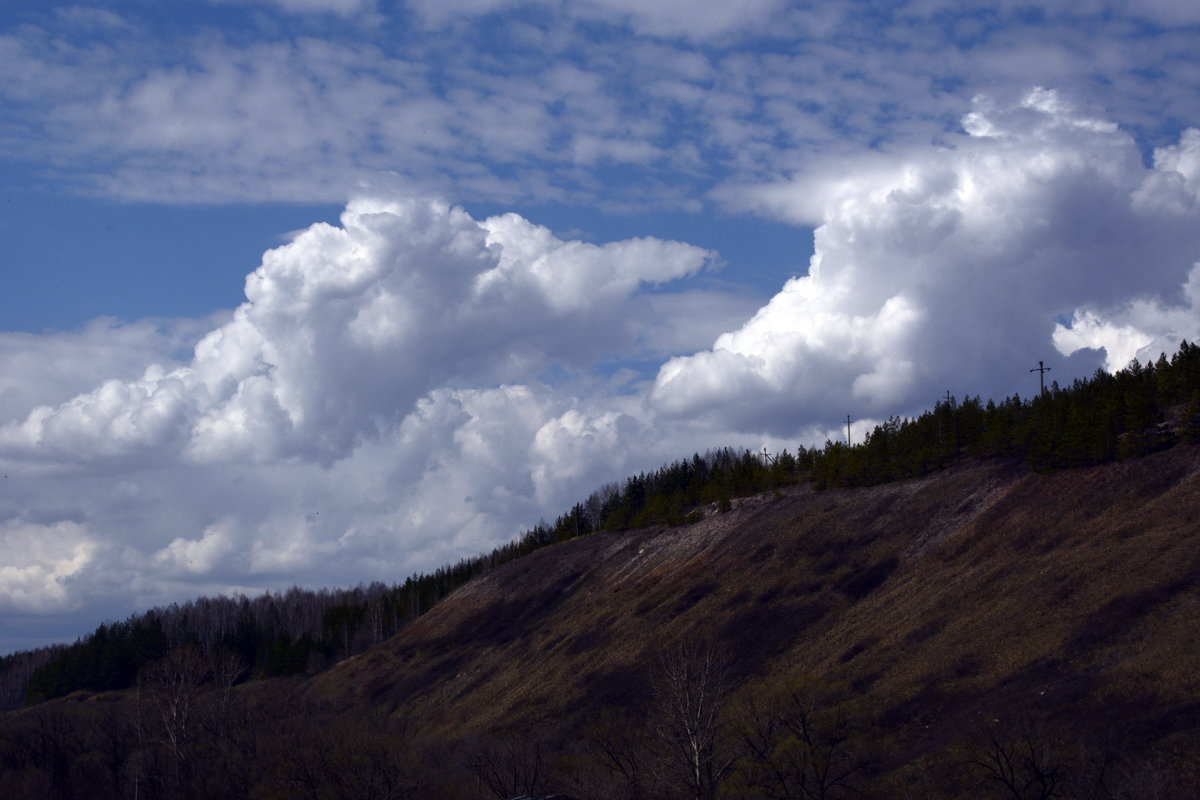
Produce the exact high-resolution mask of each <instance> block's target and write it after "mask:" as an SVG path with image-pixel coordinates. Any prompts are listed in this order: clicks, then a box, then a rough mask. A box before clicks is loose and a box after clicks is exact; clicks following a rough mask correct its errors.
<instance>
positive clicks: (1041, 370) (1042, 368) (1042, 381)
mask: <svg viewBox="0 0 1200 800" xmlns="http://www.w3.org/2000/svg"><path fill="white" fill-rule="evenodd" d="M1029 371H1030V372H1036V373H1037V374H1038V386H1039V387H1040V390H1041V394H1045V393H1046V373H1047V372H1049V371H1050V368H1049V367H1047V366H1046V365H1045V364H1043V363H1042V362H1041V361H1039V362H1038V365H1037V366H1036V367H1034V368H1033V369H1031V370H1029Z"/></svg>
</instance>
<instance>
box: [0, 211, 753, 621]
mask: <svg viewBox="0 0 1200 800" xmlns="http://www.w3.org/2000/svg"><path fill="white" fill-rule="evenodd" d="M711 259H712V254H711V253H709V252H707V251H705V250H703V249H701V248H697V247H693V246H690V245H686V244H681V243H674V242H667V241H662V240H658V239H653V238H640V239H631V240H627V241H619V242H612V243H608V244H601V245H597V244H585V243H581V242H568V241H563V240H560V239H559V238H557V237H555V236H554V235H553V234H551V233H550V232H549V231H548V230H547V229H545V228H543V227H540V226H537V225H534V224H532V223H530V222H528V221H526V220H524V219H522V218H521V217H518V216H516V215H513V214H507V215H502V216H497V217H492V218H489V219H485V220H482V221H477V220H474V219H472V218H471V217H470V216H469V215H467V214H466V213H465V212H464V211H462V210H461V209H458V208H454V207H451V206H449V205H447V204H445V203H442V202H440V201H436V200H424V199H412V198H390V199H389V198H368V199H362V200H358V201H355V202H353V203H351V204H349V206H348V207H347V209H346V211H345V213H344V214H343V216H342V220H341V225H340V226H332V225H327V224H324V223H322V224H317V225H314V226H312V227H311V228H309V229H308V230H306V231H303V232H301V233H299V234H297V235H296V236H295V237H294V238H293V239H292V241H291V242H290V243H289V244H287V245H284V246H282V247H279V248H276V249H275V250H272V251H269V252H268V253H266V254H265V256H264V258H263V263H262V265H261V266H260V267H259V269H257V270H256V271H255V272H254V273H253V274H251V275H250V276H248V277H247V280H246V297H247V300H246V302H245V303H244V304H243V305H242V306H240V307H239V308H238V309H236V310H235V311H234V313H233V314H232V315H227V316H225V317H224V318H222V320H220V321H219V324H217V325H216V327H214V328H213V329H212V330H211V331H209V332H208V333H207V334H206V335H204V336H202V337H199V340H198V341H196V344H195V346H194V353H193V354H192V356H191V358H190V359H188V360H186V361H185V360H182V359H181V360H179V361H165V362H164V363H162V364H157V365H152V366H150V367H148V368H144V369H143V371H142V372H141V373H140V374H134V375H133V376H131V377H124V378H115V377H113V378H109V379H107V380H101V381H99V382H98V383H96V384H94V385H93V386H92V387H90V388H89V389H88V390H86V391H83V392H81V393H79V394H76V395H75V396H73V397H67V398H62V397H61V393H62V392H63V391H64V390H65V389H66V388H67V386H51V387H48V388H40V389H39V388H38V387H37V386H36V385H35V386H34V388H33V389H30V390H29V391H25V392H23V393H21V392H18V394H14V395H13V402H14V403H15V402H16V401H17V400H18V399H20V398H21V397H24V398H37V399H40V400H42V404H41V405H37V406H36V407H34V408H33V409H32V410H28V406H26V411H25V412H23V413H21V414H19V415H10V417H9V419H8V420H7V421H4V422H0V465H3V467H4V470H5V472H6V477H5V478H3V481H4V483H5V489H6V491H5V493H4V494H3V496H0V524H8V525H10V526H18V527H16V528H13V530H15V531H17V532H18V533H13V534H12V535H11V536H10V540H11V542H12V545H11V549H12V550H13V551H14V552H16V551H18V550H20V549H21V548H22V547H25V546H26V545H27V544H28V542H29V541H32V539H33V538H34V536H35V534H34V533H30V532H27V531H33V530H34V529H35V528H36V530H37V531H40V532H45V531H52V532H55V533H54V536H53V537H52V538H53V539H54V540H55V541H58V542H60V543H64V544H62V547H61V548H59V549H53V550H51V551H46V552H45V553H43V552H42V551H38V550H35V551H33V552H32V553H31V555H30V558H31V559H32V560H31V561H30V563H28V564H25V563H24V562H20V561H14V562H13V564H14V565H15V566H13V567H12V568H11V569H10V570H9V571H8V572H7V573H4V575H3V582H0V598H2V596H3V592H4V591H7V592H8V596H9V597H10V598H11V599H10V603H11V604H12V605H13V607H18V606H19V607H20V608H22V609H25V610H36V609H37V608H43V609H49V610H55V609H58V610H61V609H63V608H67V607H74V606H77V605H79V604H80V603H82V602H84V601H85V600H86V602H88V603H92V604H94V605H95V607H96V608H97V609H102V608H110V607H114V606H116V607H118V608H120V607H122V606H121V605H119V604H128V603H130V602H133V599H131V597H130V594H131V592H132V593H133V594H135V595H136V602H137V603H139V604H142V605H144V604H149V603H156V602H157V603H161V602H167V601H169V600H173V599H178V598H179V597H181V596H188V595H190V594H195V593H197V592H200V591H229V590H233V589H238V588H244V587H264V588H265V587H275V588H278V586H279V585H280V584H282V585H289V584H291V583H296V582H307V583H310V584H328V583H354V582H357V581H359V580H363V579H365V578H383V579H388V578H391V579H398V578H401V577H403V576H404V575H407V574H410V573H411V572H412V571H413V570H416V569H432V568H435V567H437V566H439V565H441V564H442V563H445V562H446V561H451V560H455V559H457V558H460V557H462V556H463V555H467V554H471V553H475V552H478V551H481V550H485V549H487V548H489V547H491V546H493V545H495V544H498V543H500V542H502V541H505V540H507V539H508V538H510V537H511V536H513V535H515V534H516V533H518V532H519V531H520V530H521V529H522V527H523V526H527V525H529V524H531V523H532V522H533V521H535V520H536V519H537V518H538V517H540V516H544V515H546V514H547V513H550V514H553V513H557V510H558V509H557V504H559V503H561V502H565V500H564V498H567V497H573V496H574V495H575V494H582V493H586V491H588V490H590V488H591V486H592V484H593V483H594V482H599V481H601V480H612V479H614V478H616V477H619V476H620V475H622V474H624V471H625V470H626V468H627V467H628V466H629V465H630V463H633V464H635V465H636V466H638V467H640V468H644V467H645V466H647V465H646V464H644V463H642V461H640V460H639V459H640V458H641V457H644V456H645V452H642V453H641V454H640V455H639V454H638V453H637V452H634V453H631V452H630V450H629V447H628V442H627V441H626V439H625V438H623V436H625V435H629V434H630V432H631V431H637V432H638V436H639V437H640V438H641V440H642V446H643V447H646V448H650V445H649V442H651V441H653V440H656V439H659V438H661V437H660V434H658V433H657V432H655V431H654V430H653V429H652V428H651V427H649V426H647V424H646V423H645V421H644V420H641V421H636V422H635V418H636V417H637V415H639V414H642V413H643V412H642V410H641V401H640V398H639V397H637V396H636V395H635V394H624V395H622V393H628V392H630V391H631V387H630V381H631V380H634V379H636V377H637V375H636V373H631V374H630V375H627V376H625V377H618V378H614V379H608V378H605V377H604V376H603V375H598V374H593V370H595V369H596V368H597V367H598V366H599V367H602V368H603V367H605V365H606V364H608V363H609V362H610V361H614V360H618V359H621V360H623V359H633V360H635V361H636V360H637V359H657V358H661V357H662V355H663V353H664V352H678V350H667V351H664V349H663V348H685V349H694V348H695V347H697V346H699V345H700V344H701V343H702V341H703V340H702V339H701V338H700V336H701V335H702V336H704V337H711V336H712V335H714V333H715V332H716V331H717V330H718V329H719V327H714V326H719V325H720V324H721V321H723V320H725V321H732V319H733V318H734V317H733V316H731V314H734V313H739V310H740V309H743V308H744V303H743V301H739V300H737V299H736V298H733V302H732V303H731V304H724V303H721V302H720V301H721V296H720V295H719V294H718V293H716V292H713V291H707V292H701V291H694V290H688V289H686V287H684V289H683V290H680V287H678V286H675V285H669V284H672V282H677V281H679V280H680V279H683V278H686V277H688V276H693V275H695V274H696V273H697V272H698V271H699V270H702V269H704V268H705V267H706V266H707V265H708V264H709V263H710V261H711ZM731 308H732V309H733V312H731V311H730V309H731ZM697 309H700V310H705V311H706V312H707V313H708V317H709V318H708V319H707V320H706V321H705V324H703V325H701V326H698V327H697V328H695V329H692V327H691V326H690V325H689V324H688V323H687V321H688V319H689V318H690V316H691V315H692V314H694V313H696V311H697ZM650 311H655V312H657V313H654V314H651V313H649V312H650ZM181 327H185V326H181ZM133 331H136V335H137V336H141V337H144V338H145V339H146V342H145V343H144V345H143V346H142V347H141V348H140V349H139V348H132V352H133V353H134V354H140V355H142V356H144V357H150V356H153V355H156V354H158V353H160V351H161V350H162V349H163V348H166V347H169V346H172V345H173V344H174V341H175V340H173V339H170V338H168V337H166V336H164V335H163V334H162V333H160V332H159V330H158V329H157V328H156V327H154V326H152V325H146V324H143V325H137V326H124V327H122V326H111V325H104V324H98V325H96V326H93V327H92V328H89V329H87V330H86V331H84V332H80V333H77V334H74V335H73V338H67V339H64V338H63V336H62V335H53V336H49V337H46V340H45V341H44V342H43V341H41V340H39V339H37V337H23V338H21V341H22V342H28V343H31V344H33V345H35V347H36V346H41V347H42V349H43V351H44V352H47V353H52V354H54V355H55V357H59V358H61V359H62V363H64V364H69V363H72V362H73V361H78V360H81V359H83V358H85V357H89V356H91V357H96V358H98V359H100V363H98V364H96V365H93V367H92V369H93V370H95V371H102V370H103V368H104V365H105V363H107V364H108V365H109V366H110V367H111V368H112V369H114V370H116V369H122V368H125V367H126V361H125V354H124V353H122V352H120V348H119V347H118V346H116V344H119V343H120V342H121V341H123V337H131V336H134V333H132V332H133ZM697 331H699V332H700V333H699V334H698V333H697ZM114 339H115V343H114V342H113V341H111V340H114ZM14 341H16V340H15V339H14ZM193 341H194V339H193ZM72 348H76V349H77V351H76V350H73V349H72ZM14 349H15V347H14ZM14 363H15V362H14ZM614 369H618V368H617V367H614ZM618 371H619V369H618ZM32 377H33V378H35V384H36V380H37V379H38V376H37V374H36V373H35V374H34V375H33V376H32ZM77 383H78V381H76V382H75V383H72V384H69V385H70V386H75V385H77ZM14 385H16V386H18V388H19V384H16V383H14ZM582 392H596V393H597V394H598V399H597V400H594V401H593V400H591V399H588V400H583V399H581V393H582ZM52 398H53V399H52ZM610 401H611V404H610ZM612 404H615V407H620V408H625V409H626V410H625V411H621V412H617V411H614V405H612ZM618 434H620V435H618ZM651 449H654V452H656V453H658V452H663V451H664V450H665V449H666V448H664V447H657V448H651ZM630 459H633V461H632V462H631V461H630ZM5 520H7V523H5V522H3V521H5ZM20 526H25V527H20ZM63 532H66V533H70V534H72V536H73V537H74V539H78V540H79V543H78V545H77V546H76V545H74V544H73V545H71V546H69V547H68V546H67V544H65V542H69V541H73V540H72V539H68V538H66V537H65V536H64V535H63ZM18 534H19V535H18ZM85 534H86V536H85ZM38 535H40V534H38ZM100 543H103V548H104V549H103V552H104V553H106V554H107V555H106V556H105V557H104V558H99V557H95V553H96V552H98V551H97V550H96V548H97V547H100V546H101V545H100ZM85 545H86V546H85ZM60 550H61V552H60ZM34 556H36V558H34ZM43 595H44V597H43V598H42V600H40V601H39V600H37V598H38V597H40V596H43ZM39 603H40V605H39ZM126 607H127V606H126ZM121 613H124V612H121Z"/></svg>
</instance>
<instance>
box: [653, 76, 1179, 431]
mask: <svg viewBox="0 0 1200 800" xmlns="http://www.w3.org/2000/svg"><path fill="white" fill-rule="evenodd" d="M962 126H963V129H964V132H965V135H962V136H959V137H955V138H953V139H951V140H948V141H947V144H946V146H945V147H943V148H941V149H936V150H934V149H928V148H926V149H923V150H919V151H910V152H907V153H903V154H896V155H894V157H892V158H891V159H889V161H888V162H887V163H884V162H882V161H880V160H879V159H870V160H868V161H867V162H865V168H863V169H861V170H859V169H855V167H854V165H853V164H846V163H843V164H840V165H839V170H840V176H839V177H837V178H836V179H825V180H812V179H811V178H809V177H807V176H805V177H800V178H797V179H795V180H792V181H788V182H785V183H781V184H777V185H771V186H765V187H761V188H755V189H747V190H745V191H742V192H740V193H737V192H734V193H733V194H732V195H730V196H729V197H730V199H731V201H733V202H740V203H742V204H743V205H744V206H748V207H753V208H756V209H758V210H760V211H766V212H768V213H772V214H775V215H777V216H780V217H783V218H785V219H793V220H796V221H798V222H805V221H809V220H811V219H812V214H813V212H814V209H820V224H819V226H818V227H817V229H816V232H815V252H814V255H813V257H812V261H811V263H810V266H809V271H808V274H807V275H805V276H803V277H798V278H794V279H792V280H791V281H789V282H788V283H787V285H785V286H784V287H783V290H782V291H781V292H780V293H779V294H777V295H776V296H775V297H774V298H772V300H771V301H770V303H768V304H767V305H766V306H765V307H763V308H762V309H761V310H760V311H759V312H758V313H757V314H756V315H755V316H754V317H753V318H752V319H751V320H750V321H748V322H747V323H746V324H745V325H743V326H741V327H740V328H739V329H737V330H735V331H731V332H730V333H727V334H725V335H723V336H721V337H719V338H718V339H717V340H716V341H715V342H714V344H713V347H712V348H711V349H709V350H706V351H704V352H701V353H697V354H694V355H690V356H679V357H676V358H674V359H671V360H670V361H668V362H667V363H666V364H664V365H663V367H662V369H661V370H660V371H659V374H658V378H657V381H656V383H655V386H654V389H653V392H652V394H651V398H652V400H653V402H654V404H655V406H656V407H657V408H658V409H659V410H661V411H662V412H663V413H665V414H669V415H672V416H688V415H695V414H704V413H711V414H714V415H722V416H724V415H728V414H730V413H733V414H734V415H735V417H737V418H740V420H739V421H740V424H741V425H742V426H743V427H744V428H745V429H748V430H752V429H762V430H767V431H781V430H786V429H790V428H794V427H795V426H796V425H797V424H798V423H800V422H801V421H802V420H804V419H805V418H808V417H810V416H811V415H812V414H814V413H820V414H823V415H824V416H826V417H835V416H837V415H841V414H845V413H847V412H850V413H853V414H855V415H867V414H870V415H880V414H887V413H894V412H896V411H904V410H911V409H919V408H922V407H924V406H926V405H928V404H929V403H930V402H932V400H933V399H934V398H935V397H936V395H937V394H938V393H939V392H938V390H939V389H941V388H942V387H949V388H952V389H953V390H954V391H955V392H957V393H959V394H962V393H964V392H965V393H970V394H976V393H978V394H983V395H985V396H988V395H990V396H1005V395H1009V394H1012V393H1013V392H1014V391H1018V390H1020V389H1021V388H1022V384H1021V375H1022V373H1024V372H1025V371H1026V370H1025V369H1024V368H1025V367H1026V366H1027V365H1028V364H1031V363H1036V361H1037V360H1039V359H1041V358H1044V357H1046V356H1047V349H1048V347H1049V345H1050V344H1051V343H1052V342H1053V344H1054V345H1055V346H1057V347H1058V348H1059V350H1060V351H1061V353H1062V355H1064V356H1067V355H1071V354H1073V353H1076V351H1079V350H1081V349H1085V348H1090V349H1104V350H1105V351H1106V354H1107V364H1108V366H1110V367H1113V366H1123V365H1124V362H1125V361H1127V359H1128V357H1129V356H1131V355H1133V354H1135V353H1136V354H1139V355H1143V356H1145V354H1146V351H1147V348H1148V347H1151V346H1159V345H1161V346H1162V347H1163V349H1165V350H1168V351H1169V350H1173V349H1174V347H1176V346H1177V345H1178V341H1179V338H1181V337H1182V336H1194V335H1195V329H1196V323H1195V310H1196V307H1195V301H1194V297H1193V294H1192V293H1193V291H1194V290H1193V288H1192V287H1193V286H1194V285H1195V283H1194V281H1191V282H1189V281H1190V279H1189V275H1191V274H1192V266H1193V264H1194V263H1195V261H1196V258H1197V255H1200V226H1198V225H1197V221H1198V220H1197V214H1196V210H1195V205H1194V198H1195V195H1194V192H1195V188H1196V182H1195V178H1194V177H1193V173H1192V172H1191V170H1192V169H1193V166H1194V163H1195V162H1194V161H1193V159H1194V156H1195V148H1196V143H1197V137H1196V135H1195V132H1192V131H1189V132H1187V133H1186V134H1185V135H1184V136H1183V138H1182V140H1181V142H1180V143H1179V144H1178V145H1177V146H1172V147H1167V148H1163V149H1160V150H1159V151H1158V153H1157V156H1156V159H1155V165H1154V168H1152V169H1147V168H1146V167H1145V166H1144V165H1143V163H1142V159H1141V155H1140V152H1139V150H1138V147H1137V145H1136V143H1135V142H1134V140H1133V139H1132V137H1131V136H1130V135H1129V134H1127V133H1125V132H1122V131H1121V130H1120V129H1118V128H1117V126H1116V125H1114V124H1112V123H1111V122H1108V121H1106V120H1103V119H1099V118H1097V117H1095V116H1094V115H1091V114H1088V113H1085V112H1083V111H1081V110H1078V109H1076V108H1074V107H1073V106H1072V105H1071V104H1070V103H1069V102H1067V101H1066V100H1065V99H1064V98H1063V97H1061V96H1060V95H1058V94H1057V93H1055V92H1052V91H1048V90H1044V89H1035V90H1032V91H1030V92H1028V93H1027V94H1026V95H1024V97H1022V98H1021V99H1020V101H1019V102H1016V103H1012V104H1004V103H1000V102H997V101H993V100H991V99H988V98H979V99H977V100H976V102H975V107H974V109H973V110H972V111H970V112H969V113H968V114H966V115H965V116H964V117H963V119H962ZM1056 320H1058V321H1056ZM1064 320H1070V321H1066V322H1064ZM1156 354H1157V353H1156V352H1155V353H1154V355H1156ZM1080 358H1082V359H1083V360H1082V361H1080V360H1079V359H1077V360H1076V361H1077V363H1076V364H1075V366H1074V368H1073V369H1074V371H1075V372H1076V373H1077V372H1079V371H1083V370H1089V368H1094V366H1095V365H1096V364H1097V362H1098V360H1097V359H1096V358H1095V357H1087V355H1086V354H1080ZM1064 371H1066V370H1064ZM739 409H744V410H739Z"/></svg>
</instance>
